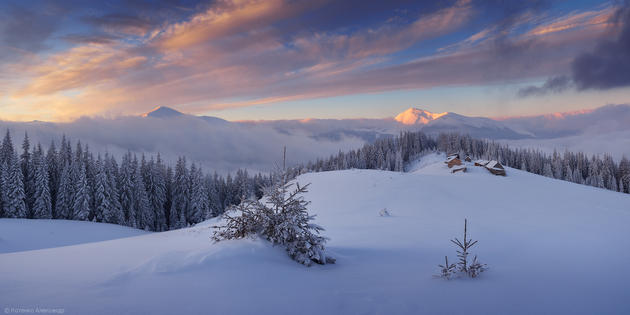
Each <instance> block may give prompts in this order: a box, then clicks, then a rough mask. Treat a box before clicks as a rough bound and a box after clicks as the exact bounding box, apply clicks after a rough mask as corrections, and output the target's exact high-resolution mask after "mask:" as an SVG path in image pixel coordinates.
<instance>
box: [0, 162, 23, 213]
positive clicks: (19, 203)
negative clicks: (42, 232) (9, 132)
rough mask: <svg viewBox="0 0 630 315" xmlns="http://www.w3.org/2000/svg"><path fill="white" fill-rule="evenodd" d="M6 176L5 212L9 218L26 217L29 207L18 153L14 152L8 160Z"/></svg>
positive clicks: (4, 183)
mask: <svg viewBox="0 0 630 315" xmlns="http://www.w3.org/2000/svg"><path fill="white" fill-rule="evenodd" d="M5 173H6V174H5V176H4V182H3V185H2V186H3V187H4V196H3V197H4V200H3V205H4V212H5V215H6V216H7V217H8V218H26V217H27V209H26V203H25V198H26V195H25V193H24V184H23V182H22V170H21V169H20V164H19V162H18V157H17V155H15V154H13V156H11V157H10V158H9V160H8V161H7V165H6V172H5Z"/></svg>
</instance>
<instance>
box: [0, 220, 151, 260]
mask: <svg viewBox="0 0 630 315" xmlns="http://www.w3.org/2000/svg"><path fill="white" fill-rule="evenodd" d="M146 233H148V232H145V231H142V230H137V229H132V228H129V227H125V226H120V225H115V224H106V223H92V222H85V221H65V220H27V219H0V254H3V253H12V252H21V251H27V250H35V249H42V248H52V247H60V246H68V245H77V244H83V243H92V242H101V241H107V240H112V239H117V238H125V237H130V236H136V235H143V234H146Z"/></svg>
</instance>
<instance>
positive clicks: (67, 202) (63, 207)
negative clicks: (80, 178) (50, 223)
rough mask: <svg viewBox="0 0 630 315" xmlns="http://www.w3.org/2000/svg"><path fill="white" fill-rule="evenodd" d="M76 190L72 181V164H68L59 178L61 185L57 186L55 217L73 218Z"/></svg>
mask: <svg viewBox="0 0 630 315" xmlns="http://www.w3.org/2000/svg"><path fill="white" fill-rule="evenodd" d="M74 191H75V186H74V184H73V182H72V166H71V165H70V164H66V165H65V166H64V167H63V170H62V172H61V177H60V178H59V187H58V188H57V197H56V199H55V200H56V201H55V217H54V218H55V219H66V220H70V219H72V213H73V212H72V210H73V208H74V205H73V200H74Z"/></svg>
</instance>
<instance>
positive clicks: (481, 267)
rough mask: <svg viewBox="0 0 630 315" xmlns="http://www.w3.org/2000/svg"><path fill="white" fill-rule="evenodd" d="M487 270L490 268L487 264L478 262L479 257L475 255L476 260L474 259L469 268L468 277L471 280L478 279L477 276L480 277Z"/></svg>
mask: <svg viewBox="0 0 630 315" xmlns="http://www.w3.org/2000/svg"><path fill="white" fill-rule="evenodd" d="M487 269H488V266H487V265H486V264H482V263H480V262H479V261H478V260H477V255H475V258H473V261H472V263H471V264H470V266H469V267H468V275H469V276H470V277H471V278H477V276H479V274H480V273H482V272H484V271H486V270H487Z"/></svg>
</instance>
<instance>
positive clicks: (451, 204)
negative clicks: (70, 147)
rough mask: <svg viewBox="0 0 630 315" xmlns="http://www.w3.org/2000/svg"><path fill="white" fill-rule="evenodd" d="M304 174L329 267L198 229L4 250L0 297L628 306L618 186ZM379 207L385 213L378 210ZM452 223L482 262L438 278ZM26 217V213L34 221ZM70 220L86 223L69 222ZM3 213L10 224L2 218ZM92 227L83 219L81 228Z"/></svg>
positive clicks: (554, 308)
mask: <svg viewBox="0 0 630 315" xmlns="http://www.w3.org/2000/svg"><path fill="white" fill-rule="evenodd" d="M442 159H443V157H441V156H437V155H430V156H427V157H425V161H424V162H419V163H417V164H416V167H415V168H412V171H411V172H409V173H404V174H401V173H392V172H384V171H370V170H348V171H338V172H326V173H315V174H305V175H302V176H300V177H299V178H298V180H299V181H300V182H301V183H308V182H310V183H312V184H311V186H310V192H309V193H308V195H307V198H308V199H310V200H312V204H311V209H312V211H313V212H314V213H317V214H318V218H317V223H319V224H321V225H323V226H324V227H325V228H327V231H326V235H327V236H329V237H330V238H331V240H330V242H329V250H330V251H331V252H332V253H333V254H334V256H335V257H336V258H337V264H336V265H326V266H315V267H311V268H306V267H304V266H301V265H298V264H297V263H294V262H292V261H291V260H289V258H288V257H287V256H286V254H285V253H284V252H283V250H282V249H280V248H273V247H271V246H269V245H268V244H266V243H265V242H262V241H260V240H238V241H226V242H221V243H217V244H213V243H212V242H210V240H209V236H210V234H211V231H212V225H214V224H216V223H217V222H216V219H215V220H210V221H206V222H204V223H202V224H200V225H198V226H195V227H192V228H187V229H182V230H178V231H170V232H164V233H152V234H146V235H139V236H135V237H129V238H123V239H116V240H109V241H104V242H98V243H89V244H81V245H74V246H66V247H58V248H51V249H42V250H35V251H24V252H15V253H4V254H0V279H1V280H2V281H0V306H3V307H16V306H21V307H34V306H41V307H62V308H64V309H65V312H66V313H67V314H86V313H90V314H141V313H147V314H148V313H151V314H250V313H257V314H540V313H547V314H596V313H597V314H628V313H630V303H628V301H629V300H630V273H629V272H627V268H626V265H627V261H629V260H630V252H628V250H627V249H628V248H630V229H628V222H630V196H628V195H624V194H620V193H615V192H611V191H607V190H602V189H597V188H593V187H588V186H581V185H576V184H572V183H568V182H563V181H558V180H553V179H548V178H545V177H541V176H536V175H532V174H528V173H524V172H521V171H518V170H514V169H510V168H507V174H508V176H507V177H497V176H493V175H491V174H489V173H488V172H487V171H485V170H483V169H481V168H476V167H474V166H469V167H468V170H469V172H467V173H457V174H450V173H449V172H448V169H447V168H446V166H445V165H444V163H442ZM383 208H387V210H388V211H389V212H390V214H391V216H390V217H381V216H379V211H380V210H381V209H383ZM464 218H468V220H469V234H470V235H471V236H472V238H474V239H476V240H479V243H478V245H477V246H476V248H474V251H473V252H474V253H476V254H478V255H479V258H480V259H481V261H482V262H485V263H487V264H489V267H490V270H489V271H488V272H486V273H484V274H482V276H481V278H479V279H476V280H470V279H456V280H451V281H444V280H441V279H434V278H433V277H432V275H434V274H436V273H437V272H438V268H437V267H436V265H437V264H438V263H442V260H443V257H444V255H449V257H450V258H451V260H453V261H454V260H455V248H454V246H453V245H452V244H450V242H449V239H451V238H453V237H460V238H461V233H462V225H463V221H464ZM31 222H33V221H31ZM72 223H77V224H79V223H82V222H72ZM8 224H11V222H9V223H8ZM86 224H90V223H86Z"/></svg>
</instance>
